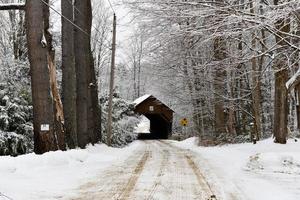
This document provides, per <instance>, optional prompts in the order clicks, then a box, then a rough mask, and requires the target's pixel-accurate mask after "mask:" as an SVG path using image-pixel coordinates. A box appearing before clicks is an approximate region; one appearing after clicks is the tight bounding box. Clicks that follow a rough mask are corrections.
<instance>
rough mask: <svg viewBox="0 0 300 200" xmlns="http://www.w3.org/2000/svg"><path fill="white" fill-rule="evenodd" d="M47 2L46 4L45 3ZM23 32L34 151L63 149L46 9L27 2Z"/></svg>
mask: <svg viewBox="0 0 300 200" xmlns="http://www.w3.org/2000/svg"><path fill="white" fill-rule="evenodd" d="M45 2H46V3H48V1H45ZM26 27H27V29H26V31H27V43H28V57H29V62H30V70H31V88H32V100H33V115H34V117H33V118H34V119H33V125H34V151H35V153H37V154H42V153H45V152H48V151H53V150H58V149H64V131H63V128H62V127H63V124H62V120H63V112H62V106H61V102H60V98H59V93H58V91H57V87H56V77H55V65H54V52H53V47H52V45H51V43H52V38H51V35H50V33H49V32H48V29H49V7H48V6H47V5H45V4H44V3H43V2H42V1H35V0H27V3H26Z"/></svg>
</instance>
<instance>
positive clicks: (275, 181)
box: [174, 138, 300, 200]
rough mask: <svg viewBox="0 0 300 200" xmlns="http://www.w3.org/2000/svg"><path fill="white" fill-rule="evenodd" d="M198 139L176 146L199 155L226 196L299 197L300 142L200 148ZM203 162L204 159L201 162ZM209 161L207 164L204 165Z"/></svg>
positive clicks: (289, 199) (287, 199)
mask: <svg viewBox="0 0 300 200" xmlns="http://www.w3.org/2000/svg"><path fill="white" fill-rule="evenodd" d="M196 143H197V142H196V138H189V139H187V140H185V141H182V142H174V144H175V145H177V146H179V147H181V148H184V149H189V150H191V151H193V152H196V153H197V154H200V157H201V158H202V159H200V160H199V165H200V166H203V169H204V171H205V172H206V175H208V176H209V177H208V178H211V179H214V181H216V182H215V183H214V184H215V185H216V187H218V189H221V190H222V196H224V199H232V198H233V197H232V195H234V196H236V198H238V199H249V200H262V199H272V200H277V199H278V200H283V199H284V200H296V199H300V142H295V141H294V140H289V141H288V143H287V144H286V145H281V144H275V143H273V140H272V139H267V140H263V141H260V142H258V144H256V145H253V144H251V143H246V144H234V145H226V146H218V147H198V146H197V145H196ZM201 161H202V162H201ZM203 161H207V163H208V164H207V165H205V166H204V165H203Z"/></svg>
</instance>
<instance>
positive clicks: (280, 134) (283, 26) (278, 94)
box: [273, 0, 290, 144]
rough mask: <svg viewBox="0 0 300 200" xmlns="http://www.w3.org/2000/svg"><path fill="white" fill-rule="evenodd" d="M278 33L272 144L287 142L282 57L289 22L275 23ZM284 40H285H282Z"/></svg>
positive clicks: (285, 79) (287, 38) (285, 63)
mask: <svg viewBox="0 0 300 200" xmlns="http://www.w3.org/2000/svg"><path fill="white" fill-rule="evenodd" d="M278 3H279V1H278V0H274V4H275V5H278ZM275 27H276V29H277V30H278V32H277V33H276V35H275V38H276V43H277V45H278V47H279V48H278V50H277V53H278V56H277V57H276V60H275V61H274V63H275V65H274V69H275V105H274V130H273V132H274V137H275V140H274V142H276V143H281V144H285V143H286V140H287V135H288V133H287V125H288V102H287V101H288V99H287V96H288V90H287V88H286V86H285V83H286V82H287V81H288V70H287V69H286V66H288V65H287V62H288V61H287V60H286V57H285V56H284V55H283V54H284V53H285V52H284V47H285V46H286V41H285V40H289V36H288V35H287V33H289V31H290V25H289V21H287V20H285V19H279V20H278V21H277V22H276V23H275ZM283 39H285V40H283Z"/></svg>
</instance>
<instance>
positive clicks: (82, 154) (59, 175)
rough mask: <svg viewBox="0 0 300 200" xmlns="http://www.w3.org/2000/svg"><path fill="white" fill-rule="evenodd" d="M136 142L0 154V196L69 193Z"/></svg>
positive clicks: (34, 199)
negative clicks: (19, 154)
mask: <svg viewBox="0 0 300 200" xmlns="http://www.w3.org/2000/svg"><path fill="white" fill-rule="evenodd" d="M140 146H141V143H140V142H139V141H137V142H134V143H133V144H131V145H129V146H128V147H125V148H122V149H117V148H110V147H107V146H106V145H104V144H97V145H95V146H89V147H88V148H87V149H84V150H82V149H76V150H69V151H66V152H62V151H56V152H49V153H45V154H43V155H35V154H27V155H23V156H18V157H10V156H3V157H0V200H2V199H13V200H29V199H30V200H41V199H43V200H48V199H49V200H50V199H60V198H62V197H65V196H66V194H68V195H72V192H73V191H74V189H76V188H77V187H78V186H79V185H80V184H82V182H85V181H87V180H89V179H92V178H93V177H94V176H95V175H97V174H98V172H99V171H103V170H104V169H105V168H107V167H109V166H111V165H113V164H117V163H119V162H122V161H124V160H125V159H126V158H127V157H128V156H129V155H131V154H132V152H133V151H135V150H136V149H137V148H138V147H140ZM3 195H6V196H7V197H9V198H6V197H4V196H3ZM1 196H2V197H1Z"/></svg>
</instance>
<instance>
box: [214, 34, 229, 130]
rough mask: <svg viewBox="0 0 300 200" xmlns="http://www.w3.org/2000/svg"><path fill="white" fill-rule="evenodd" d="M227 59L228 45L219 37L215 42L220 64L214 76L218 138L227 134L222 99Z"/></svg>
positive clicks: (216, 55)
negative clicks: (225, 61)
mask: <svg viewBox="0 0 300 200" xmlns="http://www.w3.org/2000/svg"><path fill="white" fill-rule="evenodd" d="M225 58H226V43H225V40H224V39H223V38H221V37H218V38H216V39H215V41H214V59H215V60H216V62H218V64H217V67H216V68H215V75H214V90H215V97H214V98H215V99H214V101H215V102H214V107H215V108H214V109H215V131H216V136H218V135H220V134H221V133H225V132H226V124H225V113H224V100H223V97H222V95H224V90H225V87H224V82H225V79H226V71H225V67H224V62H222V61H224V59H225ZM221 62H222V65H221Z"/></svg>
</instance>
